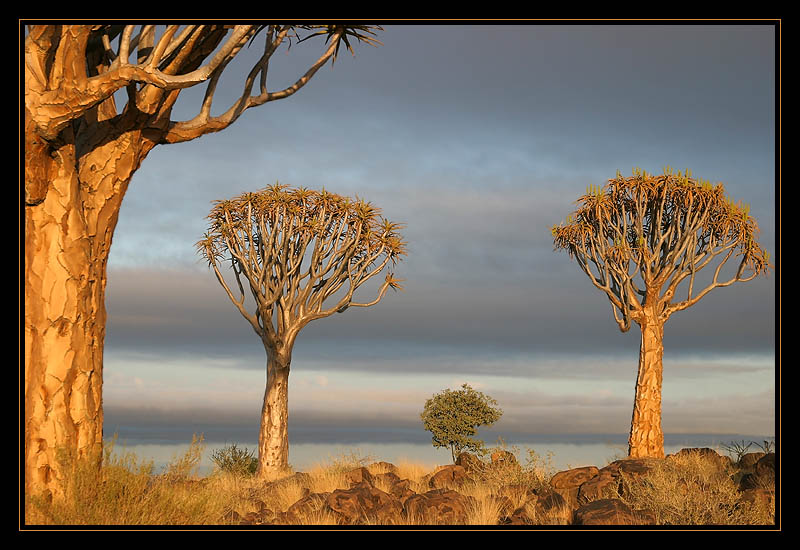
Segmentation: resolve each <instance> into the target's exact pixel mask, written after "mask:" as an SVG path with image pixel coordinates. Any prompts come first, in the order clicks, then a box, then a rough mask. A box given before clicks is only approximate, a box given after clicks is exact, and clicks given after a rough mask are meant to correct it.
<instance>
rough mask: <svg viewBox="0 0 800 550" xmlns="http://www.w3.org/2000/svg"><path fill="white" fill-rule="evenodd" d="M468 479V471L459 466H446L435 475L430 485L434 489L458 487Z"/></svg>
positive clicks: (431, 478)
mask: <svg viewBox="0 0 800 550" xmlns="http://www.w3.org/2000/svg"><path fill="white" fill-rule="evenodd" d="M466 479H467V471H466V470H465V469H464V468H463V467H462V466H458V465H457V464H452V465H450V466H445V467H443V468H441V469H440V470H439V471H437V472H436V473H435V474H433V475H432V476H431V477H430V479H429V480H428V485H429V486H430V487H432V488H433V489H445V488H453V487H458V486H459V485H461V484H462V483H463V482H464V481H465V480H466Z"/></svg>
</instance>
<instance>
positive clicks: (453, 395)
mask: <svg viewBox="0 0 800 550" xmlns="http://www.w3.org/2000/svg"><path fill="white" fill-rule="evenodd" d="M495 405H497V401H495V400H494V399H492V398H491V397H489V396H487V395H484V394H483V393H481V392H479V391H476V390H474V389H472V388H471V387H470V386H469V384H463V385H462V386H461V389H460V390H444V391H442V392H440V393H437V394H436V395H434V396H433V397H432V398H430V399H428V400H427V401H426V402H425V409H424V410H423V411H422V414H421V415H420V418H421V419H422V423H423V425H424V426H425V429H426V430H427V431H429V432H431V433H432V434H433V437H432V438H431V439H432V442H433V446H434V447H449V448H450V452H451V454H452V456H453V462H455V461H456V457H457V456H458V455H459V454H460V453H461V452H462V451H472V452H475V453H478V454H480V455H483V454H485V453H486V451H485V449H484V446H483V441H481V440H479V439H474V438H472V437H471V436H473V435H475V434H477V433H478V432H477V427H478V426H491V425H492V424H494V423H495V422H497V421H498V420H499V419H500V417H501V416H502V414H503V411H502V410H501V409H499V408H497V407H495Z"/></svg>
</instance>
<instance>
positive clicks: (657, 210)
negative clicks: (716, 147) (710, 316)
mask: <svg viewBox="0 0 800 550" xmlns="http://www.w3.org/2000/svg"><path fill="white" fill-rule="evenodd" d="M577 204H578V210H577V211H576V212H575V213H574V214H573V215H572V216H570V217H569V218H567V220H566V223H562V224H560V225H557V226H554V227H553V228H552V233H553V238H554V242H555V247H556V249H561V250H566V251H567V252H568V253H569V255H570V256H571V257H574V258H575V259H576V260H577V262H578V264H579V265H580V267H581V269H582V270H583V271H584V272H585V273H586V274H587V275H588V276H589V279H590V280H591V281H592V284H594V286H595V287H597V288H599V289H600V290H602V291H604V292H605V293H606V295H607V296H608V298H609V300H611V304H612V308H613V312H614V318H615V319H616V321H617V324H618V325H619V327H620V329H621V330H622V331H623V332H624V331H627V330H628V329H629V328H630V321H631V319H633V320H636V321H639V320H641V319H642V315H643V308H644V307H645V305H646V304H647V305H651V306H653V307H655V308H656V310H657V314H658V315H659V316H660V317H662V318H663V319H666V318H668V317H669V316H670V315H671V314H672V313H674V312H676V311H680V310H683V309H686V308H687V307H689V306H692V305H694V304H695V303H697V302H698V301H699V300H700V299H701V298H703V296H705V295H706V294H708V293H709V292H710V291H711V290H713V289H715V288H719V287H726V286H729V285H731V284H733V283H735V282H741V281H749V280H751V279H753V278H755V277H756V276H758V275H759V274H762V273H766V272H767V270H768V268H769V267H770V263H769V253H768V252H766V251H765V250H764V249H763V248H762V247H761V245H760V244H759V243H758V242H757V241H756V236H757V234H758V232H759V229H758V224H757V223H756V220H755V219H754V218H753V217H751V216H750V215H749V207H748V206H747V205H743V204H742V203H741V202H739V203H735V202H734V201H733V200H732V199H730V198H729V197H727V196H726V194H725V188H724V186H723V185H722V183H717V184H716V185H712V184H711V183H710V182H709V181H705V180H699V179H695V178H692V177H691V174H690V173H689V171H688V170H687V171H686V172H685V173H684V174H681V173H680V172H677V173H673V171H672V170H671V169H670V168H666V169H665V170H664V173H663V174H661V175H657V176H654V175H651V174H648V173H647V172H645V171H642V170H639V169H635V170H634V173H633V175H632V176H631V177H628V178H625V177H622V176H621V175H620V174H619V173H617V177H615V178H614V179H611V180H609V181H608V183H607V184H606V185H605V186H604V187H594V186H590V187H589V188H588V189H587V192H586V194H585V195H583V196H582V197H580V198H579V199H578V201H577ZM734 255H735V256H736V257H739V258H740V260H739V265H738V266H737V267H736V271H735V273H734V274H732V275H731V276H729V277H727V278H723V280H720V274H721V273H722V270H723V267H724V266H725V264H726V262H727V261H728V260H729V259H730V258H731V257H733V256H734ZM715 260H716V261H717V264H716V267H715V269H714V272H713V276H712V278H711V280H710V281H708V284H706V285H705V286H702V288H700V289H699V290H698V289H697V288H696V287H695V282H696V277H697V274H698V273H699V272H700V271H701V270H702V269H704V268H705V267H707V266H709V265H710V264H712V262H714V261H715ZM683 281H687V287H686V291H687V293H686V297H685V299H682V300H680V299H678V298H676V297H675V296H676V294H677V292H678V286H679V285H680V284H681V283H682V282H683ZM662 289H663V292H662Z"/></svg>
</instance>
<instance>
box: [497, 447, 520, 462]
mask: <svg viewBox="0 0 800 550" xmlns="http://www.w3.org/2000/svg"><path fill="white" fill-rule="evenodd" d="M516 463H517V457H515V456H514V453H512V452H511V451H505V450H502V449H498V450H496V451H494V452H493V453H492V464H516Z"/></svg>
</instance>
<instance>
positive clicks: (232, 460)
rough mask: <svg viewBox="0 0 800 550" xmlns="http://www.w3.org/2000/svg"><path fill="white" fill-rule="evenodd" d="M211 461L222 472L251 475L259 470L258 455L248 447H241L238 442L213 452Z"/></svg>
mask: <svg viewBox="0 0 800 550" xmlns="http://www.w3.org/2000/svg"><path fill="white" fill-rule="evenodd" d="M211 461H212V462H213V463H214V465H215V466H216V468H217V470H218V471H220V472H225V473H229V474H233V475H238V476H251V475H254V474H255V473H256V470H258V457H257V456H255V451H251V450H249V449H248V448H247V447H245V448H244V449H240V448H238V447H237V446H236V443H234V444H232V445H229V446H227V447H223V448H222V449H217V450H215V451H214V452H213V453H211Z"/></svg>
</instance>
